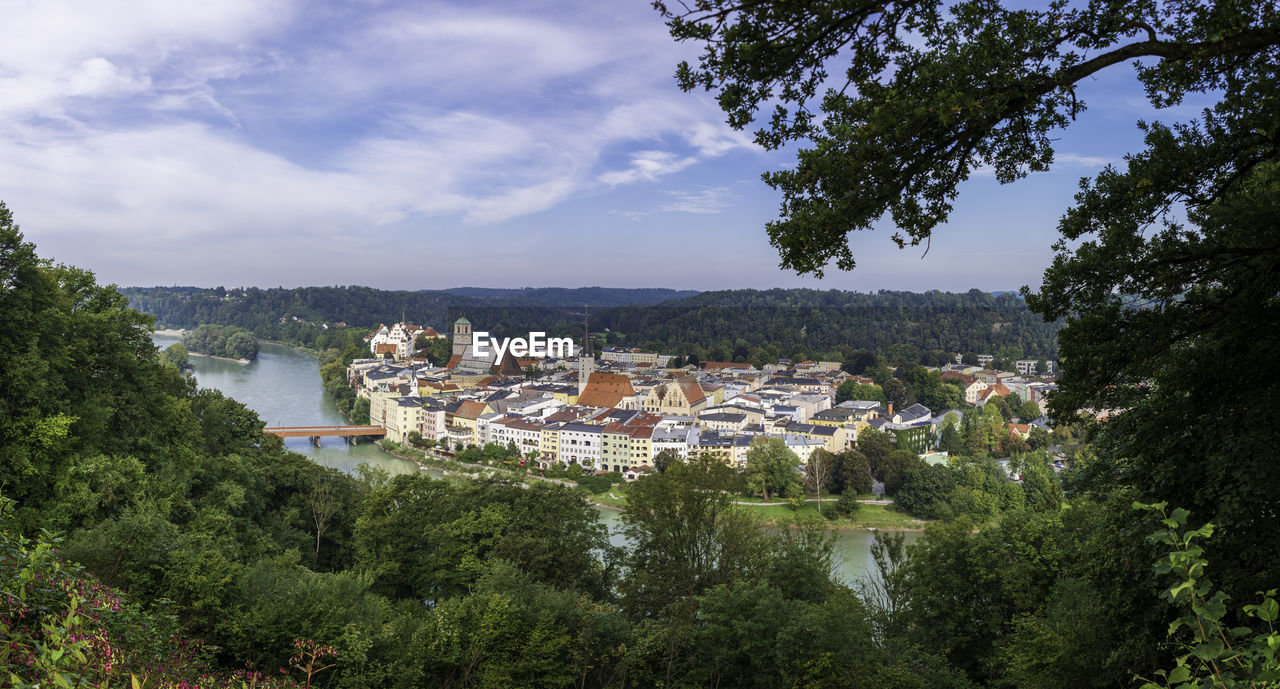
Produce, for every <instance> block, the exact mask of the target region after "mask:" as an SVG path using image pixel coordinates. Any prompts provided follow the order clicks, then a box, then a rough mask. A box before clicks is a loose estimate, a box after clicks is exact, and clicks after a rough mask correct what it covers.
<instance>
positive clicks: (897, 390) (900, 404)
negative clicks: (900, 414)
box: [880, 378, 915, 410]
mask: <svg viewBox="0 0 1280 689" xmlns="http://www.w3.org/2000/svg"><path fill="white" fill-rule="evenodd" d="M880 387H881V388H883V389H884V396H885V400H886V401H888V402H889V403H891V404H893V405H894V406H895V407H896V408H897V409H898V410H902V409H904V408H906V407H908V406H910V405H911V403H912V402H914V401H915V400H914V398H913V397H912V396H911V391H910V390H909V389H907V386H906V384H905V383H903V382H902V381H900V380H898V379H897V378H890V379H888V380H886V381H885V382H884V383H881V385H880Z"/></svg>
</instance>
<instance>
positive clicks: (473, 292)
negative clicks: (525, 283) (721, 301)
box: [444, 287, 697, 309]
mask: <svg viewBox="0 0 1280 689" xmlns="http://www.w3.org/2000/svg"><path fill="white" fill-rule="evenodd" d="M444 291H445V292H448V293H450V294H458V295H462V296H465V297H475V298H477V299H499V300H501V301H503V302H504V303H507V304H512V305H516V304H520V303H527V304H528V305H529V306H557V307H563V308H575V309H576V308H578V307H580V306H583V305H587V306H590V307H591V308H593V309H595V308H601V307H607V306H630V305H633V304H654V303H657V302H660V301H668V300H671V299H683V298H685V297H691V296H693V295H695V294H697V292H696V291H694V290H688V289H685V290H675V289H665V288H631V289H627V288H618V287H573V288H569V287H521V288H515V289H500V288H494V287H451V288H449V289H446V290H444Z"/></svg>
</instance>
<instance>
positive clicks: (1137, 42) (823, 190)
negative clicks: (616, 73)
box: [654, 0, 1280, 349]
mask: <svg viewBox="0 0 1280 689" xmlns="http://www.w3.org/2000/svg"><path fill="white" fill-rule="evenodd" d="M654 6H655V7H656V8H657V9H658V10H659V12H661V13H662V15H663V16H664V17H665V18H666V19H667V20H668V27H669V28H670V30H671V35H672V36H673V37H674V38H676V39H677V40H681V41H685V40H692V41H694V42H696V43H697V44H699V45H700V46H701V47H702V49H703V51H702V53H701V55H700V56H699V58H698V60H697V63H696V65H693V66H691V65H690V64H689V63H681V65H680V66H679V68H678V70H677V73H676V77H677V81H678V82H679V84H680V86H681V88H683V89H685V90H693V89H697V88H702V89H706V90H711V91H716V92H717V94H716V95H717V99H718V101H719V104H720V106H721V108H722V109H723V110H724V111H725V112H726V113H727V115H728V122H729V124H730V125H732V126H733V127H735V128H745V127H747V126H748V125H750V124H751V123H752V122H753V121H755V119H756V117H757V116H758V115H759V109H760V108H761V107H762V106H767V107H770V108H771V109H772V111H771V113H770V115H771V116H769V117H768V120H767V121H766V122H762V123H761V127H760V129H758V130H757V132H756V142H757V143H759V144H761V145H763V146H765V147H767V148H782V147H784V146H789V145H793V144H794V143H795V142H808V143H809V144H810V146H809V147H807V148H804V147H801V148H800V149H799V153H798V157H797V164H796V165H795V166H793V167H791V168H789V169H785V170H781V171H778V172H773V173H768V174H766V175H765V177H764V179H765V181H766V182H768V183H769V184H770V185H771V186H773V187H774V188H775V189H778V190H779V191H781V192H782V194H783V202H782V219H780V220H778V221H775V222H773V223H770V225H769V227H768V230H769V238H770V241H771V243H772V244H773V245H774V247H775V248H777V249H778V251H779V254H780V255H781V257H782V265H783V266H784V267H786V268H790V269H793V270H796V271H798V272H801V273H814V274H816V275H818V276H821V275H822V273H823V269H824V268H825V266H826V265H827V264H828V263H829V262H830V261H833V260H834V261H835V262H836V265H837V266H838V267H839V268H840V269H841V270H851V269H853V267H854V265H855V262H854V256H853V253H852V251H851V249H850V246H849V242H848V238H847V236H846V235H847V234H848V233H849V232H851V231H854V230H866V229H870V228H872V227H873V226H874V224H875V223H876V222H877V221H879V220H880V219H881V218H882V217H884V216H885V215H889V216H890V217H891V218H892V221H893V223H894V224H895V225H896V226H897V228H898V233H897V234H895V235H894V236H893V239H894V240H895V241H896V242H897V243H898V244H899V246H903V245H906V244H913V245H914V244H918V243H921V242H925V241H927V240H928V238H929V237H930V235H931V233H932V231H933V229H934V228H935V227H936V226H938V225H939V224H942V223H944V222H945V221H946V219H947V217H948V216H949V215H950V212H951V209H952V205H951V204H952V201H953V200H954V198H955V196H956V194H957V191H958V188H959V187H960V185H961V183H962V182H964V181H965V180H966V179H968V178H969V176H970V175H971V174H973V172H974V171H976V170H977V169H979V167H980V166H983V165H989V166H991V167H992V168H993V169H994V170H995V175H996V178H997V179H998V180H999V181H1001V182H1011V181H1013V180H1015V179H1018V178H1020V177H1023V176H1025V175H1027V174H1028V173H1030V172H1039V171H1044V170H1047V169H1048V168H1049V166H1050V164H1051V163H1052V162H1053V155H1054V151H1053V141H1054V140H1055V138H1056V137H1055V135H1054V132H1055V130H1058V129H1063V128H1066V127H1067V126H1069V125H1070V124H1071V123H1072V122H1073V121H1074V120H1075V119H1076V117H1077V116H1078V115H1079V114H1080V112H1081V111H1083V110H1084V107H1085V104H1084V101H1082V100H1081V99H1079V98H1078V97H1077V93H1076V88H1077V85H1078V84H1080V83H1081V82H1084V81H1087V80H1089V79H1091V78H1093V77H1094V75H1096V74H1100V73H1103V72H1105V71H1107V70H1108V69H1109V68H1112V67H1115V66H1116V65H1120V64H1124V63H1127V62H1131V61H1133V60H1134V59H1135V58H1149V59H1150V61H1149V62H1144V63H1143V66H1142V67H1141V68H1140V69H1139V70H1138V77H1139V80H1140V81H1141V83H1142V85H1143V88H1144V89H1145V90H1146V94H1147V97H1148V99H1149V100H1150V101H1151V102H1152V104H1153V105H1155V106H1156V107H1168V106H1170V105H1173V104H1176V103H1180V102H1181V101H1182V99H1183V98H1184V97H1185V96H1186V95H1187V94H1189V93H1205V92H1209V93H1212V94H1214V95H1213V98H1214V100H1217V101H1218V102H1217V104H1216V106H1214V107H1216V108H1217V109H1218V110H1217V111H1216V115H1214V116H1209V115H1208V114H1206V116H1205V120H1206V122H1205V123H1204V125H1203V128H1204V130H1206V131H1205V132H1204V133H1202V131H1201V129H1200V128H1199V127H1196V126H1189V127H1187V128H1186V129H1183V130H1170V129H1169V128H1167V127H1165V126H1158V125H1152V126H1151V127H1150V128H1149V131H1151V132H1152V134H1153V135H1163V137H1165V138H1170V139H1172V138H1174V137H1175V136H1177V137H1179V138H1181V139H1182V140H1184V141H1186V142H1187V143H1188V144H1194V145H1195V146H1196V149H1195V150H1194V153H1195V154H1197V155H1194V156H1187V157H1186V158H1185V159H1183V160H1180V161H1179V162H1181V163H1182V165H1181V166H1180V168H1178V169H1177V170H1176V171H1177V172H1178V173H1179V174H1168V173H1170V172H1173V170H1169V171H1166V174H1159V173H1157V174H1148V175H1146V179H1148V180H1155V179H1159V180H1162V183H1161V184H1159V185H1151V186H1152V187H1154V188H1153V189H1149V190H1143V191H1142V193H1143V195H1144V196H1151V197H1155V198H1157V199H1159V200H1166V199H1169V198H1170V197H1171V196H1173V195H1175V194H1177V193H1179V192H1183V193H1184V194H1187V192H1184V191H1183V190H1184V189H1186V187H1185V186H1184V185H1183V180H1188V181H1189V182H1190V183H1191V184H1193V185H1200V184H1203V185H1205V186H1206V187H1209V189H1207V190H1206V191H1208V190H1211V189H1213V188H1214V186H1215V185H1213V184H1212V183H1215V182H1216V183H1219V184H1221V183H1224V182H1225V183H1230V182H1232V181H1235V180H1236V179H1238V177H1236V176H1234V175H1233V174H1232V171H1233V169H1235V170H1248V169H1249V167H1250V165H1251V164H1252V163H1256V162H1257V161H1258V160H1259V159H1266V157H1267V156H1274V154H1275V146H1274V144H1273V143H1272V142H1270V141H1262V140H1259V139H1258V138H1257V137H1256V134H1254V133H1255V132H1258V131H1270V128H1271V127H1273V126H1274V124H1275V119H1274V115H1275V113H1276V112H1277V110H1278V109H1277V108H1276V107H1274V106H1275V100H1276V98H1277V92H1276V89H1275V87H1274V83H1275V82H1274V79H1273V77H1274V71H1275V65H1274V62H1273V57H1274V55H1273V51H1274V49H1275V47H1276V45H1277V44H1278V43H1280V39H1278V38H1277V30H1276V26H1277V22H1280V19H1277V17H1276V14H1275V12H1274V11H1271V10H1272V9H1273V8H1271V7H1270V5H1268V4H1267V3H1264V2H1244V3H1238V4H1233V5H1230V6H1225V7H1218V8H1214V9H1213V10H1208V9H1205V8H1203V7H1201V6H1200V5H1199V4H1196V3H1173V4H1155V3H1136V4H1134V3H1102V4H1091V5H1088V6H1079V7H1077V6H1075V5H1068V4H1066V3H1051V4H1048V5H1042V6H1034V7H1032V8H1023V7H1017V8H1014V7H1005V6H1003V5H1002V4H995V3H973V2H969V3H961V4H959V5H956V6H949V5H945V4H943V3H941V2H938V1H937V0H933V1H924V2H902V3H893V4H889V5H884V4H878V3H853V4H840V5H834V6H832V5H828V4H824V3H798V4H794V5H787V6H786V7H783V8H778V7H775V6H773V5H772V4H768V3H766V4H752V3H741V2H737V1H736V0H709V1H708V2H703V3H698V4H696V5H679V6H677V5H668V4H667V3H665V2H656V3H654ZM1245 65H1248V66H1247V67H1246V66H1245ZM833 75H839V78H838V79H835V80H834V81H833V80H832V79H831V78H830V77H831V76H833ZM1227 83H1231V84H1232V86H1233V87H1232V88H1226V86H1225V85H1226V84H1227ZM1206 113H1207V111H1206ZM1206 134H1210V136H1206ZM1188 147H1190V146H1188ZM1159 150H1160V147H1159V145H1158V137H1157V136H1149V137H1148V153H1147V154H1146V155H1152V152H1153V151H1154V152H1158V151H1159ZM1143 157H1145V156H1142V157H1138V160H1139V161H1140V160H1142V158H1143ZM1138 179H1139V177H1138V176H1137V175H1135V176H1134V178H1133V182H1137V181H1138ZM1175 180H1176V181H1175ZM1148 184H1150V182H1148ZM1187 195H1188V196H1193V198H1194V195H1193V194H1187ZM1113 197H1114V198H1115V200H1116V202H1117V203H1124V204H1126V205H1132V202H1131V201H1130V200H1129V199H1128V198H1126V197H1125V196H1124V195H1123V194H1114V195H1113ZM1202 198H1203V197H1202ZM1122 199H1123V200H1122ZM963 349H970V348H968V347H965V348H963Z"/></svg>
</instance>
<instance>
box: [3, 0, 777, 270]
mask: <svg viewBox="0 0 1280 689" xmlns="http://www.w3.org/2000/svg"><path fill="white" fill-rule="evenodd" d="M297 9H298V8H297V7H296V6H295V5H294V4H293V3H292V2H290V1H287V0H273V1H266V0H229V1H228V2H220V3H209V2H199V3H194V2H192V3H187V2H178V1H177V0H147V2H146V4H143V5H137V4H135V3H130V2H125V1H124V0H102V1H101V2H95V3H74V2H69V1H67V2H62V1H56V0H48V1H46V2H40V3H35V4H32V5H30V6H29V7H27V8H24V9H23V10H22V11H19V12H16V13H11V14H10V15H9V16H7V17H6V21H7V25H6V35H7V36H8V37H10V38H11V39H12V40H8V41H7V42H4V43H0V92H3V93H5V95H6V97H5V98H4V99H0V189H3V190H4V195H5V196H4V200H5V201H7V202H9V205H10V206H11V207H13V208H14V209H15V211H17V212H19V217H20V219H21V221H22V222H23V224H24V225H26V226H27V227H29V228H30V227H38V228H40V232H41V234H42V236H44V237H47V238H50V239H53V240H55V241H58V242H63V243H62V244H60V245H59V246H66V247H71V249H72V250H73V251H74V250H76V249H77V248H79V247H84V249H83V250H84V251H98V252H100V253H98V254H94V255H92V256H91V257H90V258H93V259H97V258H99V257H102V256H114V257H117V258H119V257H120V256H139V257H141V256H147V257H158V256H165V255H168V256H173V255H175V253H179V252H191V251H194V252H201V247H202V246H209V245H210V243H211V242H215V241H222V240H223V239H224V238H228V237H237V238H242V239H243V238H245V237H248V238H249V239H244V241H246V242H252V244H251V246H261V245H263V244H262V243H266V242H274V243H275V244H280V245H289V246H298V247H305V246H306V245H308V244H314V245H317V246H324V245H326V244H332V243H335V238H336V239H338V240H339V241H342V242H346V243H359V242H365V243H368V242H375V243H376V242H380V241H382V240H383V239H384V238H386V237H387V236H388V234H389V233H393V232H403V231H405V228H408V227H413V228H423V229H422V230H421V232H423V233H424V236H427V237H429V236H430V235H429V234H426V233H432V232H434V233H437V235H441V236H443V235H445V234H447V233H452V234H451V235H450V236H456V235H457V226H458V224H459V223H469V224H473V225H480V226H486V225H492V224H495V223H501V222H503V221H506V220H510V219H512V218H518V217H521V216H527V215H531V214H535V213H539V212H542V211H546V210H548V209H552V208H554V207H556V206H557V205H558V204H561V203H564V202H565V201H566V200H569V199H573V198H575V197H580V196H585V195H590V194H598V193H610V192H611V191H613V190H614V189H615V188H618V187H621V186H625V185H632V184H641V183H646V182H652V181H655V180H658V179H661V178H663V177H665V176H667V175H672V174H675V173H678V172H681V171H684V170H687V169H689V168H691V167H693V166H696V165H698V164H700V163H703V162H705V161H707V160H710V159H713V158H717V157H720V156H725V155H729V154H731V153H733V152H735V151H749V150H757V149H756V147H755V146H754V145H753V144H752V143H751V142H750V141H749V139H748V137H746V136H745V135H742V134H741V133H739V132H734V131H731V130H729V129H728V128H727V127H725V126H724V125H723V124H721V123H720V120H721V118H722V114H721V113H720V112H719V110H718V109H717V107H716V106H715V104H714V102H712V101H711V100H709V99H706V98H704V97H702V96H701V95H698V94H693V95H690V94H683V93H680V92H679V91H678V89H676V88H675V87H674V85H673V84H672V82H671V78H670V73H671V69H672V66H673V65H674V63H675V61H676V59H677V58H676V57H675V56H676V55H677V54H678V51H680V50H684V48H683V47H677V46H675V45H673V44H672V43H671V42H670V39H669V38H668V37H667V36H666V35H665V31H664V29H663V27H662V25H661V22H659V21H656V20H654V19H655V18H654V17H652V16H646V18H647V19H650V20H654V21H647V22H646V21H637V20H636V17H638V16H639V15H640V14H641V13H647V12H648V10H647V9H646V8H643V7H638V8H631V9H627V10H625V11H623V12H619V11H617V10H614V9H608V10H605V9H602V8H600V7H597V6H595V5H593V4H591V3H585V2H584V3H583V5H582V6H581V7H577V8H573V7H569V8H566V10H565V16H566V17H567V18H565V19H558V20H554V21H553V20H548V19H543V18H538V17H535V16H533V15H532V14H531V13H524V14H522V13H520V12H511V13H505V8H504V13H499V12H498V11H497V10H487V9H483V8H475V7H472V6H469V5H458V6H446V5H432V6H419V5H413V6H411V7H410V8H409V9H400V8H396V7H384V6H382V5H381V4H377V3H375V4H372V5H368V6H364V7H359V8H354V6H352V5H343V4H338V3H333V4H323V5H319V6H316V7H314V8H313V7H311V6H308V7H307V10H308V11H307V12H305V13H302V12H298V11H297ZM627 13H630V14H627ZM663 48H665V51H664V50H663ZM706 193H709V192H706V191H704V192H699V193H698V194H702V195H698V194H694V195H692V196H689V197H687V198H685V197H678V196H676V197H673V199H672V200H671V201H670V202H669V203H666V204H664V207H666V206H669V207H670V209H672V210H675V211H677V212H692V213H705V212H713V211H711V210H708V209H711V208H714V207H715V204H716V203H717V201H716V200H715V199H714V198H713V195H712V196H708V195H706ZM694 209H701V210H694ZM623 215H624V217H630V218H632V219H635V218H637V217H639V216H638V215H627V214H623ZM428 228H429V229H428ZM468 231H469V230H468ZM475 231H478V232H485V231H488V230H487V229H485V228H483V227H482V228H479V229H477V230H475ZM221 246H225V242H224V243H223V244H221ZM89 247H95V248H94V249H92V250H90V249H89ZM106 247H110V249H109V250H107V249H105V248H106ZM66 259H67V260H73V261H75V260H87V259H85V258H78V257H76V256H74V255H73V256H68V257H66ZM155 260H157V261H160V260H162V259H159V258H156V259H155ZM135 263H136V262H135Z"/></svg>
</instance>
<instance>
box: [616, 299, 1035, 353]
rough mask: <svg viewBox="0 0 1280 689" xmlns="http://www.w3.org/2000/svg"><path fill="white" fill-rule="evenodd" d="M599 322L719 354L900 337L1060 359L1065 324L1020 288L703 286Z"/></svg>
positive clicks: (662, 345)
mask: <svg viewBox="0 0 1280 689" xmlns="http://www.w3.org/2000/svg"><path fill="white" fill-rule="evenodd" d="M591 325H592V329H593V330H594V329H596V328H597V327H599V328H609V329H610V330H611V331H614V332H616V333H619V335H620V337H619V338H617V339H619V341H624V342H626V343H627V344H636V345H640V346H649V347H654V348H658V349H660V350H662V351H664V352H665V351H670V352H689V351H692V352H697V351H698V350H699V348H703V350H704V351H703V352H702V353H699V354H698V356H699V357H702V358H710V359H713V360H723V359H734V360H745V359H755V358H761V359H766V360H767V359H770V358H773V359H776V358H777V357H778V356H782V357H791V358H794V357H795V356H805V357H812V356H814V355H819V354H828V355H831V354H834V353H847V352H848V350H850V349H865V350H873V351H881V352H884V351H886V350H887V349H888V348H889V347H891V346H893V345H906V346H909V347H913V348H915V349H918V350H941V351H944V352H974V353H992V354H995V353H998V352H1000V351H1002V350H1004V351H1005V352H1006V353H1007V354H1016V355H1018V356H1023V355H1025V356H1037V357H1038V356H1045V357H1053V356H1054V355H1055V354H1056V350H1057V332H1058V329H1059V327H1060V325H1059V324H1057V323H1045V322H1044V321H1043V320H1042V319H1041V318H1040V317H1039V316H1037V315H1036V314H1034V313H1032V312H1031V311H1030V310H1029V309H1028V308H1027V305H1026V302H1025V301H1023V300H1022V298H1021V297H1020V296H1018V295H1017V294H1013V293H1004V294H1002V295H1000V296H993V295H991V294H989V293H987V292H982V291H980V290H976V289H974V290H970V291H968V292H963V293H951V292H938V291H930V292H925V293H916V292H889V291H880V292H876V293H861V292H844V291H840V290H827V291H819V290H811V289H771V290H728V291H717V292H702V293H700V294H697V295H695V296H692V297H687V298H685V299H681V300H679V301H670V302H662V303H660V304H650V305H644V306H628V307H618V308H613V309H609V310H607V311H604V312H602V313H601V314H600V315H599V317H593V318H592V321H591Z"/></svg>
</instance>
